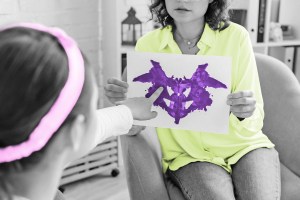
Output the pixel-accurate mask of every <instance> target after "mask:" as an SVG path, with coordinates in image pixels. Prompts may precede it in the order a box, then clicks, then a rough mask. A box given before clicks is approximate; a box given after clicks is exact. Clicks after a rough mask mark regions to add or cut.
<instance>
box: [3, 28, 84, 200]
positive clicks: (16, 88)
mask: <svg viewBox="0 0 300 200" xmlns="http://www.w3.org/2000/svg"><path fill="white" fill-rule="evenodd" d="M0 58H1V59H0V94H1V95H0V105H1V109H0V148H3V147H7V146H10V145H16V144H20V143H22V142H24V141H26V140H27V139H28V138H29V136H30V134H31V132H32V131H33V130H34V128H35V127H36V126H37V124H38V123H39V122H40V120H41V118H42V117H43V116H44V115H45V114H46V113H47V112H48V111H49V109H50V108H51V106H52V105H53V103H54V102H55V100H56V99H57V97H58V96H59V94H60V91H61V90H62V88H63V87H64V85H65V83H66V80H67V78H68V73H69V70H68V60H67V55H66V53H65V51H64V50H63V48H62V46H61V45H60V44H59V42H58V40H57V39H56V38H55V37H54V36H52V35H50V34H48V33H45V32H41V31H37V30H33V29H29V28H23V27H17V28H11V29H7V30H4V31H1V32H0ZM82 93H83V92H82ZM82 93H81V95H82ZM73 117H74V115H73V114H72V112H71V113H70V114H69V116H68V118H67V119H66V120H65V122H66V121H68V120H70V119H72V118H73ZM53 137H55V136H53ZM53 137H52V138H51V140H52V139H53ZM49 142H50V141H49ZM49 142H48V144H49ZM46 148H47V145H46V147H44V148H43V149H42V150H41V151H38V152H35V153H33V154H32V155H31V156H29V157H27V158H23V159H21V160H18V161H14V162H10V163H2V164H0V199H2V198H4V197H2V196H1V194H3V193H4V192H1V188H2V189H3V188H4V189H6V190H7V189H8V188H9V186H8V185H7V184H5V182H3V181H2V182H1V179H2V178H3V176H5V175H4V174H6V172H9V171H14V170H18V169H19V168H20V166H21V167H22V169H24V168H26V167H28V166H30V165H31V164H35V163H36V162H39V161H40V160H41V158H42V157H43V153H44V151H45V149H46ZM1 176H2V177H1ZM3 179H4V178H3ZM6 193H8V192H6ZM1 197H2V198H1ZM7 198H9V197H7Z"/></svg>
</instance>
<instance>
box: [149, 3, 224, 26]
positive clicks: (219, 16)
mask: <svg viewBox="0 0 300 200" xmlns="http://www.w3.org/2000/svg"><path fill="white" fill-rule="evenodd" d="M228 6H229V1H228V0H213V2H212V3H210V4H209V5H208V8H207V11H206V13H205V16H204V17H205V22H207V23H208V25H209V27H210V28H211V29H213V30H220V31H221V30H224V29H225V28H226V27H228V25H229V15H228ZM149 9H150V12H151V13H152V19H156V20H157V21H158V22H159V23H160V24H161V26H162V27H166V26H168V25H171V26H174V25H175V24H174V20H173V18H172V17H171V16H170V15H169V13H168V11H167V8H166V3H165V0H152V4H151V5H150V7H149Z"/></svg>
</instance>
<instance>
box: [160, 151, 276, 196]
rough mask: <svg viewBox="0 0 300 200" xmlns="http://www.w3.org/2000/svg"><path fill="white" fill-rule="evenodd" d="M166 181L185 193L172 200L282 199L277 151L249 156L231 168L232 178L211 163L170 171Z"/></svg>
mask: <svg viewBox="0 0 300 200" xmlns="http://www.w3.org/2000/svg"><path fill="white" fill-rule="evenodd" d="M166 178H167V179H170V180H171V181H172V182H173V183H174V184H175V185H176V186H177V187H178V188H179V189H180V190H181V191H182V193H181V194H180V193H176V194H175V193H174V194H169V195H170V198H171V200H183V199H188V200H235V199H236V200H279V199H280V188H281V186H280V162H279V157H278V153H277V151H276V150H275V149H274V148H272V149H267V148H260V149H256V150H253V151H251V152H249V153H248V154H246V155H245V156H243V157H242V158H241V159H240V160H239V161H238V162H237V163H236V164H235V165H233V166H232V174H229V173H228V172H227V171H226V170H225V169H223V168H222V167H220V166H218V165H215V164H212V163H208V162H194V163H190V164H188V165H186V166H184V167H182V168H180V169H178V170H176V171H171V170H168V171H167V173H166ZM182 194H183V195H182Z"/></svg>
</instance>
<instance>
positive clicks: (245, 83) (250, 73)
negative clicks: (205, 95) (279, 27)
mask: <svg viewBox="0 0 300 200" xmlns="http://www.w3.org/2000/svg"><path fill="white" fill-rule="evenodd" d="M242 33H243V34H242V37H241V42H240V51H239V55H238V60H237V77H236V78H235V83H234V84H233V85H234V88H232V90H233V91H232V92H238V91H243V90H251V91H252V92H253V93H254V98H255V100H256V109H255V111H254V113H253V115H252V116H251V117H249V118H246V119H244V120H242V121H240V120H239V119H238V118H237V117H236V116H234V115H233V114H232V113H231V115H230V118H231V120H232V121H233V123H234V125H235V127H236V128H237V129H238V132H239V133H240V134H243V135H244V136H253V135H255V134H256V133H258V132H260V131H261V129H262V127H263V120H264V110H263V106H264V102H263V98H262V93H261V87H260V82H259V76H258V71H257V66H256V61H255V56H254V53H253V49H252V45H251V41H250V38H249V35H248V32H246V31H245V32H242Z"/></svg>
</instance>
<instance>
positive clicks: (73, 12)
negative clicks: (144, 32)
mask: <svg viewBox="0 0 300 200" xmlns="http://www.w3.org/2000/svg"><path fill="white" fill-rule="evenodd" d="M101 2H102V1H99V0H46V1H45V0H0V5H1V6H0V24H6V23H9V22H18V21H27V22H39V23H42V24H45V25H48V26H57V27H60V28H62V29H64V30H65V31H66V32H67V33H68V34H69V35H71V36H72V37H74V38H75V40H76V41H77V42H78V44H79V46H80V48H81V49H82V51H83V52H84V53H85V54H86V56H87V57H88V60H89V63H90V64H91V65H92V66H93V67H94V68H95V71H96V76H97V77H98V85H99V87H102V85H103V83H102V81H101V80H102V79H101V76H102V75H101V67H102V48H101V47H100V44H101V40H102V32H101V27H102V20H101V18H102V16H101V11H102V9H101Z"/></svg>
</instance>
